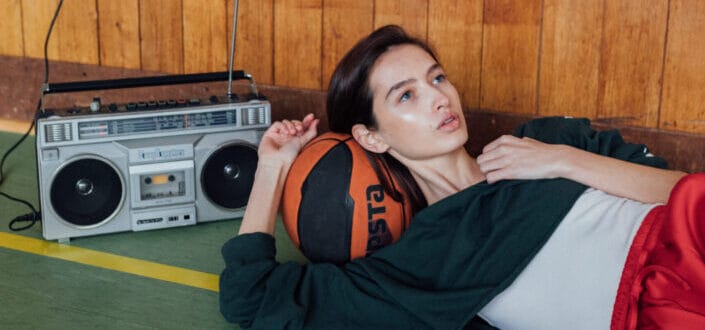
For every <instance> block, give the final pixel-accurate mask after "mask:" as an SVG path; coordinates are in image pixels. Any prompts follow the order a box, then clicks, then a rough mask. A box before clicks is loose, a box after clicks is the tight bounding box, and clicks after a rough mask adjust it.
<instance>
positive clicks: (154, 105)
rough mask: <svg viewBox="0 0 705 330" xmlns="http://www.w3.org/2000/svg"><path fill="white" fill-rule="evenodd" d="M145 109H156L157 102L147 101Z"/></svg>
mask: <svg viewBox="0 0 705 330" xmlns="http://www.w3.org/2000/svg"><path fill="white" fill-rule="evenodd" d="M147 107H148V108H156V107H157V101H149V102H147Z"/></svg>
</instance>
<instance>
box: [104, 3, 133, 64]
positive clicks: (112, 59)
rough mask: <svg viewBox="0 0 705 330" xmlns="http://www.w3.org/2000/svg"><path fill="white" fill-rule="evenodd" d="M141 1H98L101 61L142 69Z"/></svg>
mask: <svg viewBox="0 0 705 330" xmlns="http://www.w3.org/2000/svg"><path fill="white" fill-rule="evenodd" d="M137 1H138V0H123V1H114V0H98V26H99V29H98V31H99V38H98V39H99V43H100V44H99V47H100V64H101V65H104V66H114V67H120V68H130V69H139V68H140V25H139V24H140V20H139V15H138V13H139V8H138V4H137Z"/></svg>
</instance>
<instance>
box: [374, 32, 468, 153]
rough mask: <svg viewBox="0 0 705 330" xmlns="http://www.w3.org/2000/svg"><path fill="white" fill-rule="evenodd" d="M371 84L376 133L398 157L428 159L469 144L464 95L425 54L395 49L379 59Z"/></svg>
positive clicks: (411, 48)
mask: <svg viewBox="0 0 705 330" xmlns="http://www.w3.org/2000/svg"><path fill="white" fill-rule="evenodd" d="M369 79H370V80H369V84H370V88H371V90H372V93H373V100H372V109H373V113H374V115H375V118H376V120H377V126H378V127H377V130H376V132H375V133H376V134H377V135H378V137H379V138H381V139H382V140H383V142H384V143H385V144H386V145H388V146H389V149H388V151H389V153H390V154H391V155H392V156H394V157H396V158H397V159H399V157H403V158H406V159H410V160H421V159H427V158H432V157H435V156H439V155H443V154H445V153H448V152H451V151H454V150H456V149H457V148H459V147H462V146H463V145H464V144H465V142H466V141H467V138H468V134H467V128H466V124H465V118H464V116H463V111H462V106H461V104H460V97H459V96H458V92H457V91H456V90H455V87H453V84H451V83H450V82H449V81H448V80H447V79H446V75H445V72H444V71H443V68H442V67H441V66H440V65H439V64H438V63H437V62H436V61H435V60H434V59H433V57H431V55H429V54H428V53H427V52H426V51H424V50H423V49H422V48H420V47H418V46H415V45H398V46H393V47H392V48H390V49H389V50H388V51H387V52H386V53H384V54H383V55H382V56H380V57H379V59H377V62H376V63H375V65H374V66H373V67H372V70H371V73H370V78H369Z"/></svg>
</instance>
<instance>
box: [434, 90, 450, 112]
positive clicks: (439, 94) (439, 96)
mask: <svg viewBox="0 0 705 330" xmlns="http://www.w3.org/2000/svg"><path fill="white" fill-rule="evenodd" d="M433 91H434V92H433V110H434V111H440V110H441V109H443V108H446V107H448V104H449V103H450V99H449V98H448V96H447V95H446V94H445V93H443V91H441V90H438V89H437V88H434V89H433Z"/></svg>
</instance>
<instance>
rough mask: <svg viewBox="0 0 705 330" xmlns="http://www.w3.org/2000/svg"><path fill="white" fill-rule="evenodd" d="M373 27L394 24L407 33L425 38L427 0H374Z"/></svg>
mask: <svg viewBox="0 0 705 330" xmlns="http://www.w3.org/2000/svg"><path fill="white" fill-rule="evenodd" d="M374 11H375V18H374V28H375V29H378V28H380V27H382V26H384V25H387V24H396V25H399V26H401V27H403V28H404V30H406V32H407V33H409V34H411V35H413V36H415V37H417V38H420V39H421V40H426V37H427V32H428V31H427V29H428V0H375V9H374Z"/></svg>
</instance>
